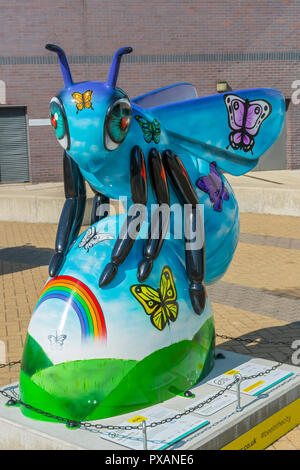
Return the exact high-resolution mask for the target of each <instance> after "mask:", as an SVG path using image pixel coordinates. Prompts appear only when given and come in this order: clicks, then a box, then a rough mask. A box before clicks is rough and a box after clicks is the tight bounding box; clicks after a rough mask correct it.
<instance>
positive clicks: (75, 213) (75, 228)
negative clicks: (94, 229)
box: [49, 152, 86, 277]
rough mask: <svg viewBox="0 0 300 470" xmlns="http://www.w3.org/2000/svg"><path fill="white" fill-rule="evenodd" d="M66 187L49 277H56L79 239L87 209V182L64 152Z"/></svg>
mask: <svg viewBox="0 0 300 470" xmlns="http://www.w3.org/2000/svg"><path fill="white" fill-rule="evenodd" d="M63 166H64V186H65V196H66V201H65V203H64V206H63V209H62V213H61V216H60V219H59V223H58V228H57V234H56V240H55V254H54V255H53V256H52V258H51V261H50V264H49V275H50V276H51V277H53V276H56V275H57V274H58V272H59V270H60V268H61V266H62V263H63V261H64V256H65V253H66V252H67V250H68V248H69V246H70V245H71V243H72V242H73V241H74V240H75V239H76V238H77V235H78V233H79V230H80V227H81V224H82V220H83V216H84V209H85V202H86V190H85V182H84V179H83V177H82V175H81V173H80V171H79V168H78V166H77V164H76V163H75V162H74V161H73V160H72V159H71V158H70V157H69V156H68V155H67V154H66V152H64V157H63Z"/></svg>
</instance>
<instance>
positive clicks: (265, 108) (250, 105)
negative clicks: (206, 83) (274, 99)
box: [224, 94, 272, 153]
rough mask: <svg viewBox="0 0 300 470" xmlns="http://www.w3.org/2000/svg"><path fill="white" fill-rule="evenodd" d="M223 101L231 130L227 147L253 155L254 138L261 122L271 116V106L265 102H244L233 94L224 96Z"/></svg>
mask: <svg viewBox="0 0 300 470" xmlns="http://www.w3.org/2000/svg"><path fill="white" fill-rule="evenodd" d="M224 101H225V105H226V108H227V111H228V123H229V127H230V129H232V132H231V133H230V135H229V145H228V147H230V146H231V147H232V148H233V150H238V149H242V150H243V151H244V152H249V151H251V153H253V152H252V149H253V147H254V144H255V142H254V137H255V136H256V135H257V134H258V131H259V129H260V126H261V125H262V123H263V121H264V120H265V119H267V117H268V116H269V115H270V114H271V111H272V107H271V104H270V103H268V102H267V101H265V100H252V101H249V100H247V99H246V100H244V99H243V98H241V97H240V96H237V95H234V94H230V95H225V96H224ZM228 147H227V148H228Z"/></svg>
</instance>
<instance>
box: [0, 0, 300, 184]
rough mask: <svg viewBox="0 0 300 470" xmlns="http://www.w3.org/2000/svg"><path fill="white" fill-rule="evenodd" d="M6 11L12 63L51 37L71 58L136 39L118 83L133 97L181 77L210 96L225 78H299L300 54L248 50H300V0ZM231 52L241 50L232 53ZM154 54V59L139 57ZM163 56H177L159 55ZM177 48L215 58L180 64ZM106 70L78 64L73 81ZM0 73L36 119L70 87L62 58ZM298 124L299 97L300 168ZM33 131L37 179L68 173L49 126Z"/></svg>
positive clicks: (291, 142)
mask: <svg viewBox="0 0 300 470" xmlns="http://www.w3.org/2000/svg"><path fill="white" fill-rule="evenodd" d="M0 12H1V14H0V44H1V53H0V55H1V56H2V57H7V58H8V59H9V60H10V61H12V60H13V57H19V59H16V61H17V62H21V60H22V59H21V57H23V56H39V57H41V56H46V57H50V56H52V55H53V54H51V53H50V52H48V51H46V50H45V49H44V45H45V44H46V43H47V42H52V43H56V44H59V45H60V46H61V47H63V48H64V49H65V51H66V53H67V54H68V55H71V56H107V55H112V54H113V53H114V51H115V50H116V49H117V48H118V47H120V46H124V45H131V46H133V48H134V54H135V55H136V56H135V57H136V59H134V57H133V59H134V62H133V63H130V62H127V60H124V63H122V66H121V73H120V80H119V82H118V84H119V85H120V86H121V87H122V88H123V89H125V90H126V91H127V92H128V93H129V95H130V96H131V97H133V96H135V95H137V94H140V93H145V92H147V91H150V90H152V89H155V88H157V87H160V86H164V85H169V84H171V83H176V82H180V81H188V82H191V83H193V84H194V85H195V86H196V87H197V89H198V92H199V95H200V96H203V95H207V94H212V93H215V92H216V82H217V80H219V79H221V80H227V81H228V83H229V84H230V86H231V87H232V88H233V89H238V88H251V87H271V88H276V89H279V90H281V91H282V92H283V93H284V95H285V96H286V97H287V98H288V97H290V96H291V92H292V89H291V84H292V82H293V81H294V80H296V79H300V69H299V62H298V60H296V59H295V56H294V57H291V58H290V59H289V58H288V57H286V60H279V59H277V60H274V57H269V58H268V57H266V56H264V57H260V58H256V60H253V57H252V58H251V57H249V60H247V57H246V55H245V54H248V53H250V54H251V53H265V54H266V53H273V54H274V53H287V52H293V53H294V54H297V53H299V54H300V3H299V1H288V0H276V1H275V0H272V1H268V0H267V1H266V0H265V1H264V2H260V1H259V0H257V1H253V0H249V1H246V0H242V1H239V2H237V1H236V0H227V1H225V2H224V0H222V1H210V2H207V1H201V0H178V1H169V0H160V1H157V0H152V2H149V1H147V2H146V1H142V0H129V1H124V0H123V1H121V0H110V1H109V2H108V1H102V0H60V1H58V0H40V1H30V0H9V1H7V0H5V1H4V0H0ZM231 53H239V54H243V55H240V56H239V57H238V58H235V60H234V58H233V57H232V56H230V54H231ZM147 54H148V55H150V57H148V60H149V61H150V62H152V63H149V64H145V63H143V60H144V59H143V58H142V60H138V57H137V56H139V55H147ZM162 54H174V55H175V58H174V57H173V59H172V60H169V61H168V60H167V61H164V63H163V64H159V63H155V61H157V60H159V59H160V58H161V55H162ZM176 54H177V56H176ZM178 54H182V55H184V54H212V57H211V59H210V60H209V57H205V58H203V57H202V58H201V57H200V58H199V60H198V61H191V62H180V57H179V56H178ZM216 54H219V55H220V56H219V57H217V56H216ZM224 54H227V56H226V55H224ZM228 54H229V55H228ZM151 55H155V56H152V57H151ZM280 57H281V59H282V58H283V57H284V56H283V55H282V56H280ZM0 59H1V57H0ZM204 59H205V60H204ZM257 59H259V60H257ZM175 60H178V62H175ZM108 68H109V65H106V64H105V65H101V64H95V65H90V64H87V63H85V64H82V65H76V64H71V69H72V73H73V78H74V80H75V81H81V80H92V79H94V80H105V78H106V76H107V72H108ZM0 80H4V81H5V82H6V86H7V90H6V94H7V104H22V105H24V104H25V105H27V109H28V117H29V118H30V119H37V118H46V117H47V116H48V105H49V101H50V99H51V97H52V96H53V95H55V94H56V92H57V91H58V90H59V89H60V88H61V87H62V78H61V74H60V69H59V66H58V65H57V64H49V63H45V64H40V65H38V64H26V65H24V64H21V63H17V64H16V65H0ZM299 127H300V105H298V106H295V105H293V104H291V105H290V107H289V111H288V114H287V129H288V138H287V163H288V168H300V153H299V151H298V149H299V146H300V129H299ZM29 139H30V142H29V145H30V163H31V179H32V181H33V182H37V181H54V180H57V179H61V178H62V167H61V155H62V151H61V148H60V146H59V145H58V144H57V142H56V140H55V138H54V136H53V134H52V130H51V128H50V127H46V126H41V127H30V128H29Z"/></svg>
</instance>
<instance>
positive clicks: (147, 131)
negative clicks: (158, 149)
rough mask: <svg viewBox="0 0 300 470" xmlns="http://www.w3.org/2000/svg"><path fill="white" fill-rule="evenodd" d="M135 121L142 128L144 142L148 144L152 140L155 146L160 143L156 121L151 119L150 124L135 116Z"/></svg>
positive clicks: (146, 120)
mask: <svg viewBox="0 0 300 470" xmlns="http://www.w3.org/2000/svg"><path fill="white" fill-rule="evenodd" d="M135 119H136V120H137V122H138V123H139V125H140V126H141V128H142V131H143V134H144V139H145V141H146V142H147V143H148V144H150V142H151V141H152V140H153V141H154V142H155V143H156V144H158V143H159V141H160V124H159V122H158V120H157V119H153V121H152V122H150V121H148V119H146V118H144V117H143V116H138V115H137V116H135Z"/></svg>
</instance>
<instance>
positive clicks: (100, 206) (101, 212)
mask: <svg viewBox="0 0 300 470" xmlns="http://www.w3.org/2000/svg"><path fill="white" fill-rule="evenodd" d="M108 214H109V198H108V197H107V196H104V195H103V194H101V193H98V192H96V194H95V196H94V199H93V207H92V215H91V225H93V224H94V223H95V222H98V221H99V220H102V219H104V217H106V216H108Z"/></svg>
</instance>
